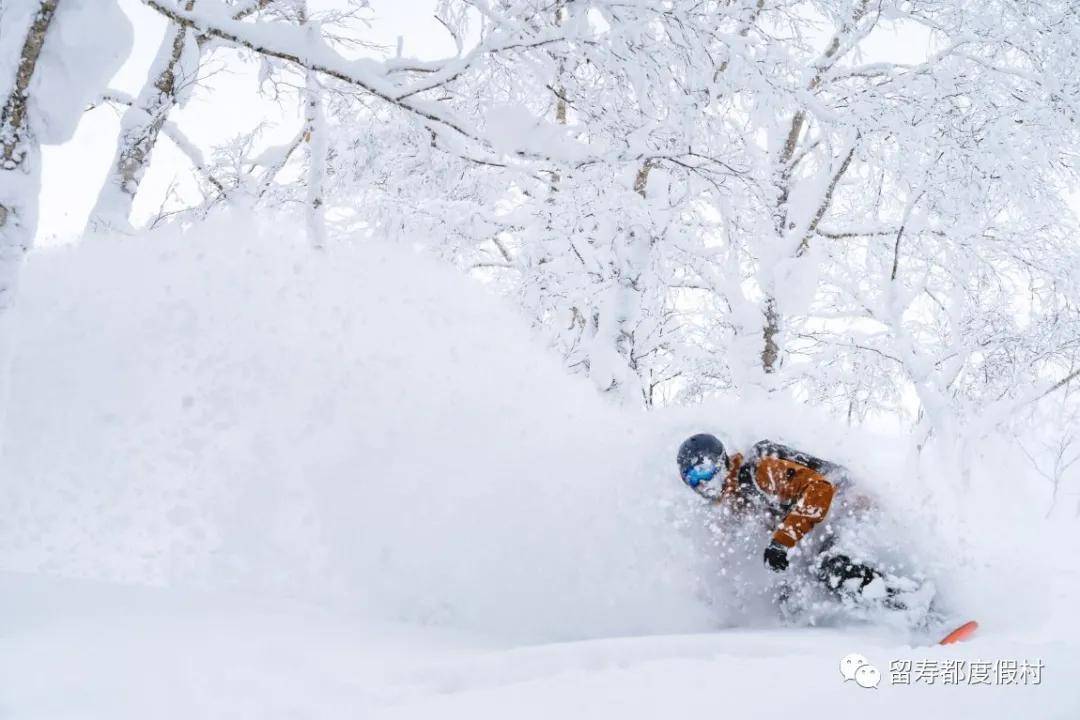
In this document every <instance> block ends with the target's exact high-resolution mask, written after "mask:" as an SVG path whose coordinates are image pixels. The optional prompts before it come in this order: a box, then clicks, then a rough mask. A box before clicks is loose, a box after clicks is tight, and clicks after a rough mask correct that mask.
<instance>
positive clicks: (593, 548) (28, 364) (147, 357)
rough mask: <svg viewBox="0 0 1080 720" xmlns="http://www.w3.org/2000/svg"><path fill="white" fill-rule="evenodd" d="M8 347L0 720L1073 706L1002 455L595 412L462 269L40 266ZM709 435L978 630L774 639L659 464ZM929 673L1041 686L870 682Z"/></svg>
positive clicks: (764, 411) (744, 415)
mask: <svg viewBox="0 0 1080 720" xmlns="http://www.w3.org/2000/svg"><path fill="white" fill-rule="evenodd" d="M16 324H17V329H18V341H17V347H18V354H17V355H16V357H15V359H14V365H13V368H12V383H11V402H10V404H9V418H10V422H9V428H8V435H7V437H6V438H5V448H4V450H5V451H4V455H3V460H2V467H0V508H2V513H0V517H2V518H3V520H2V522H0V718H4V720H7V718H19V719H21V718H109V720H122V719H124V718H146V717H154V718H169V717H177V718H181V717H182V718H185V719H186V720H190V719H191V718H219V717H220V718H278V717H280V718H337V717H342V718H345V717H348V718H357V717H360V718H382V717H388V718H389V717H393V718H432V717H446V718H459V717H460V718H466V717H467V718H487V717H492V718H494V717H506V716H510V717H514V718H519V717H525V718H528V717H537V718H540V717H543V718H548V717H570V718H573V717H583V718H584V717H589V718H595V717H614V716H619V717H623V718H636V717H643V718H644V717H649V718H652V717H658V716H663V717H669V716H679V715H680V714H684V713H686V714H688V713H694V714H695V715H708V716H712V715H730V714H733V713H736V714H738V715H740V716H750V717H755V718H759V717H760V718H769V717H785V718H789V717H792V716H793V715H795V716H797V717H809V718H818V717H821V718H836V717H852V718H861V717H874V718H892V717H896V718H905V719H907V718H910V717H912V716H913V715H915V714H917V713H921V714H923V715H926V716H927V717H938V716H943V713H946V714H952V713H956V712H963V713H964V714H965V716H968V715H969V714H970V715H973V716H977V717H980V718H1014V717H1032V718H1075V717H1077V716H1078V714H1080V693H1078V692H1076V689H1075V688H1076V684H1075V678H1076V677H1077V676H1078V671H1080V667H1078V664H1080V652H1078V650H1080V643H1078V642H1077V638H1078V636H1080V632H1078V623H1077V621H1076V619H1075V616H1074V613H1073V606H1074V604H1075V603H1074V599H1075V596H1076V591H1077V589H1078V588H1080V577H1078V573H1077V568H1076V567H1075V566H1076V563H1075V560H1074V555H1073V554H1068V553H1066V554H1064V555H1063V554H1062V553H1061V552H1060V549H1061V548H1069V547H1072V545H1071V544H1070V543H1071V537H1072V535H1073V532H1074V529H1075V523H1073V524H1068V523H1066V524H1060V523H1056V524H1051V523H1047V522H1044V521H1043V520H1042V514H1043V512H1044V509H1043V508H1042V507H1041V506H1037V505H1036V504H1035V503H1032V504H1031V505H1025V504H1024V503H1020V502H1017V501H1016V498H1026V497H1032V498H1038V497H1040V496H1039V495H1038V493H1037V490H1038V486H1037V485H1032V486H1031V487H1030V488H1027V487H1025V483H1029V482H1034V481H1032V480H1031V479H1030V478H1028V477H1027V476H1025V475H1024V474H1023V473H1022V470H1021V469H1017V468H1016V467H1015V466H1010V465H1009V464H1008V463H1009V461H1008V459H1007V458H1005V459H1003V458H1002V457H1000V456H995V455H994V454H993V448H988V449H987V451H986V456H985V457H986V459H985V462H986V463H987V468H993V471H989V470H988V471H987V472H984V473H981V474H980V475H979V477H980V483H981V484H980V486H979V488H978V489H977V490H978V491H977V492H968V493H966V494H957V493H955V492H954V486H953V484H950V483H940V484H937V485H933V484H930V485H918V484H915V482H914V481H913V480H912V478H911V477H910V476H909V475H908V474H907V471H906V469H905V466H904V464H903V456H902V454H901V453H899V451H897V450H896V449H895V448H896V447H900V446H902V445H903V443H901V442H896V441H883V440H882V439H881V438H875V437H873V436H871V435H868V434H865V433H861V432H857V431H853V430H850V429H847V428H839V427H835V426H833V425H832V424H831V421H829V420H828V419H827V418H824V417H822V416H819V415H816V414H814V412H813V411H812V410H808V409H806V408H801V407H799V406H797V405H794V404H784V403H785V401H779V400H776V399H772V400H762V401H760V402H755V403H747V402H742V403H738V402H736V401H734V400H733V401H731V402H727V403H722V402H718V403H713V404H710V405H707V406H702V407H698V408H691V409H685V410H679V411H664V412H653V413H649V414H643V413H637V412H631V411H628V410H625V409H621V408H618V407H613V406H611V405H608V404H606V403H605V402H603V401H602V400H601V399H600V398H599V397H598V396H597V395H596V393H595V392H594V390H593V389H592V387H591V386H590V385H589V384H588V383H587V382H585V381H582V380H581V379H579V378H571V377H567V376H566V374H565V373H564V371H563V370H562V368H561V367H560V366H559V364H558V362H557V361H556V359H554V358H552V357H550V356H549V354H548V353H547V352H546V350H545V349H544V348H543V347H542V345H540V344H539V343H538V342H537V340H536V339H535V338H534V337H532V336H531V335H530V333H529V332H528V330H527V329H526V328H525V327H524V326H523V324H522V323H521V321H520V318H518V317H517V316H516V315H515V314H514V313H513V312H512V311H511V310H510V309H508V308H507V307H506V306H504V304H503V303H502V302H501V301H500V300H498V299H497V298H495V297H494V296H493V295H491V294H489V293H487V292H485V291H484V290H483V289H482V288H480V287H478V286H476V285H475V284H472V283H470V282H468V281H467V280H466V279H464V278H463V277H461V276H460V274H458V273H457V272H456V271H453V270H450V269H447V268H445V267H443V266H441V265H439V264H438V263H436V262H435V261H433V260H431V259H430V258H425V257H422V256H420V255H418V254H416V253H413V252H411V251H410V250H408V249H406V248H401V247H395V246H389V245H386V244H383V243H379V242H377V241H370V242H368V243H364V244H359V245H358V246H356V247H340V248H332V249H331V250H330V251H329V252H327V253H326V254H322V255H312V253H311V252H310V251H309V250H308V248H307V247H306V246H305V243H304V241H303V233H302V232H300V231H299V229H298V228H296V227H293V226H291V225H289V224H288V223H284V222H279V221H277V219H275V218H259V217H250V216H245V215H243V214H242V213H238V214H234V215H230V216H225V217H221V218H217V219H214V220H212V221H210V222H208V223H207V224H205V225H203V226H200V227H199V229H198V231H197V232H190V233H186V234H185V233H182V232H179V231H178V230H176V229H171V228H167V229H163V230H161V231H156V232H154V233H150V234H148V235H146V236H145V237H139V238H137V239H132V238H89V239H88V240H87V241H86V242H84V243H83V244H82V245H80V246H78V247H70V248H57V249H51V250H47V251H40V252H38V253H35V254H34V255H33V256H32V257H31V260H30V262H29V264H28V266H27V268H26V271H25V273H24V282H23V289H22V294H21V297H20V303H19V305H18V309H17V316H16ZM704 428H709V429H714V428H715V430H716V431H717V432H719V433H721V434H722V436H723V437H724V438H725V439H726V440H728V441H730V442H732V443H734V444H736V445H740V446H742V445H748V444H749V443H751V442H753V441H755V440H757V439H760V438H761V437H766V436H771V437H774V438H776V439H781V440H787V441H789V442H792V443H793V444H797V445H802V446H809V447H812V448H813V449H814V450H815V451H816V452H818V453H819V454H822V455H827V456H829V457H830V458H833V459H836V460H839V461H841V462H844V463H846V464H848V465H849V466H851V467H852V468H853V469H854V470H855V471H857V473H858V475H859V477H860V478H861V479H862V481H863V482H865V483H866V485H867V487H868V488H869V489H871V490H873V491H874V492H875V493H876V494H877V495H879V496H880V497H882V498H883V499H885V500H887V501H888V502H889V503H890V506H891V507H892V510H893V512H894V514H895V516H896V517H897V518H898V519H899V521H900V524H901V525H902V526H903V527H904V528H906V529H907V531H908V532H907V533H906V534H902V535H897V536H896V537H895V541H894V545H895V549H896V551H897V552H898V553H901V554H905V555H911V556H916V555H918V556H919V557H921V558H923V559H924V561H925V566H926V567H927V569H928V570H929V571H932V572H934V573H936V577H937V580H938V582H939V585H940V587H941V589H942V593H943V596H944V597H946V598H947V599H948V600H949V602H950V604H951V606H952V607H954V608H956V609H958V610H960V611H962V612H963V613H964V614H965V615H968V614H970V615H971V616H974V617H977V618H978V619H979V620H980V621H981V622H982V625H983V629H982V631H981V633H980V635H979V636H977V637H976V639H975V640H973V641H972V642H970V643H967V644H963V645H960V646H955V647H950V648H938V647H933V648H930V647H911V646H910V644H909V638H908V637H907V636H906V635H905V634H903V633H899V632H897V631H896V630H889V629H887V628H883V627H877V628H875V627H868V626H861V627H833V628H790V627H782V626H780V624H779V623H778V621H777V620H776V617H775V613H774V612H773V611H772V609H771V606H769V604H768V603H767V602H763V601H762V597H763V595H762V594H761V592H759V591H762V590H764V589H767V583H768V582H770V580H771V578H770V577H769V575H768V573H767V572H766V571H765V570H764V569H763V568H762V567H760V562H759V556H758V555H757V552H758V550H756V549H755V551H754V553H753V556H752V557H750V558H749V560H748V561H747V562H746V563H744V564H742V565H740V563H739V562H738V561H737V559H733V558H732V557H730V556H727V555H725V554H724V552H723V548H722V546H721V545H718V544H717V536H716V532H715V530H714V529H710V527H709V523H708V520H709V517H708V511H707V509H706V508H703V507H702V506H701V504H700V503H699V502H698V500H697V498H696V497H694V496H693V495H691V494H690V493H687V492H686V491H685V489H684V488H683V487H681V485H680V483H679V481H678V479H677V478H676V477H674V473H673V472H672V464H673V454H674V448H675V447H676V446H677V444H678V442H679V440H680V439H681V438H683V437H685V435H687V434H689V433H690V432H694V431H698V430H701V429H704ZM865 448H874V449H875V451H874V452H872V453H869V452H861V450H862V449H865ZM1017 488H1019V490H1017ZM1006 490H1008V491H1006ZM755 548H756V546H755ZM1063 559H1065V560H1067V562H1062V560H1063ZM852 652H857V653H861V654H863V655H865V656H866V657H867V658H869V659H870V660H871V662H873V663H875V664H876V665H877V666H878V667H879V668H880V669H881V671H882V674H883V682H882V684H881V686H880V687H879V688H877V689H863V688H860V687H858V686H857V685H855V683H853V682H847V683H845V682H843V680H842V678H841V676H840V673H839V669H838V668H839V661H840V658H842V657H843V656H845V655H847V654H849V653H852ZM949 658H960V659H966V660H969V661H970V660H984V661H993V660H1018V661H1023V660H1030V661H1035V660H1041V661H1042V663H1043V664H1044V667H1045V670H1044V677H1043V679H1042V683H1041V684H1040V685H1039V686H1026V687H1025V686H999V687H994V686H974V687H968V686H961V687H944V686H942V685H941V684H940V683H937V684H935V685H934V686H932V687H931V686H925V685H919V686H908V687H904V686H890V685H889V683H888V667H889V661H890V660H901V659H910V660H928V661H931V660H938V661H942V660H945V659H949Z"/></svg>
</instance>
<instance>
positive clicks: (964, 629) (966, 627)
mask: <svg viewBox="0 0 1080 720" xmlns="http://www.w3.org/2000/svg"><path fill="white" fill-rule="evenodd" d="M978 629H979V623H977V622H975V621H974V620H969V621H968V622H966V623H964V624H963V625H961V626H960V627H958V628H956V629H955V630H953V631H952V632H951V633H949V634H948V635H946V636H945V637H943V638H942V639H941V642H939V643H938V645H952V644H953V643H958V642H961V641H963V640H967V639H968V638H970V637H971V636H972V635H974V634H975V631H976V630H978Z"/></svg>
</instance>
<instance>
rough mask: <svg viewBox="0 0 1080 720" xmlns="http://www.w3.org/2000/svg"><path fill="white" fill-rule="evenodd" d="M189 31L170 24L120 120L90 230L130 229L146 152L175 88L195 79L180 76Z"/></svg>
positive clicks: (147, 157)
mask: <svg viewBox="0 0 1080 720" xmlns="http://www.w3.org/2000/svg"><path fill="white" fill-rule="evenodd" d="M194 6H195V0H188V2H187V4H186V5H185V6H184V8H185V9H186V10H191V9H192V8H193V7H194ZM190 32H191V29H190V28H188V27H187V26H185V25H178V24H176V23H170V24H169V29H168V31H167V32H166V33H165V39H164V40H163V41H162V43H161V47H160V48H159V49H158V54H157V58H156V59H155V60H154V64H153V65H152V66H151V70H150V76H149V78H148V81H147V83H146V85H144V86H143V89H142V91H141V92H140V93H139V96H138V97H137V98H136V99H135V102H134V103H132V105H131V107H129V108H128V109H127V110H126V111H125V112H124V116H123V118H122V119H121V121H120V138H119V140H118V141H117V145H116V154H115V156H114V158H113V162H112V166H111V168H112V169H111V171H110V172H109V175H108V177H107V178H106V179H105V183H104V185H102V187H101V192H99V193H98V199H97V202H96V203H95V204H94V209H93V210H92V211H91V213H90V218H89V220H88V221H87V228H88V229H90V230H98V231H100V230H130V228H131V224H130V223H131V207H132V205H133V204H134V202H135V194H136V193H138V191H139V184H140V183H141V182H142V179H143V176H144V175H145V174H146V168H147V166H148V165H149V163H150V153H151V152H152V151H153V149H154V145H155V144H156V143H157V139H158V135H159V134H160V132H161V128H162V126H163V125H164V124H165V120H166V118H167V117H168V115H169V111H171V110H172V109H173V107H174V106H175V105H176V98H177V94H178V92H179V91H180V89H181V88H182V87H183V86H184V83H185V82H188V81H191V80H192V79H193V78H187V77H184V76H183V66H182V60H183V55H184V46H185V44H186V43H187V42H188V34H189V33H190Z"/></svg>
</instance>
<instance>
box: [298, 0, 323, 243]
mask: <svg viewBox="0 0 1080 720" xmlns="http://www.w3.org/2000/svg"><path fill="white" fill-rule="evenodd" d="M300 22H301V24H303V25H306V26H307V32H308V38H309V39H310V40H311V46H312V47H315V45H316V42H317V41H318V39H319V26H318V24H317V23H314V22H312V21H311V20H310V18H309V17H308V14H307V7H306V6H304V7H303V8H302V9H301V13H300ZM303 98H304V142H305V143H307V150H308V152H307V156H308V176H307V200H306V205H305V211H304V220H305V223H306V225H307V233H308V241H309V242H310V243H311V245H312V247H314V248H316V249H318V250H321V249H322V248H324V247H326V218H325V209H324V204H325V199H324V197H323V194H324V185H325V178H326V152H327V150H326V116H325V114H324V113H323V101H322V87H321V86H320V85H319V77H318V73H316V72H315V71H314V70H312V69H310V68H308V69H307V70H306V71H305V72H304V96H303Z"/></svg>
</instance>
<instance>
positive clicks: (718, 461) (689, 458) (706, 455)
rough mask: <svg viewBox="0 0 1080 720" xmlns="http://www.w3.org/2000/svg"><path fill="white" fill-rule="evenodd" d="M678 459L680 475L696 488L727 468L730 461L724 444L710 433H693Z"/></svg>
mask: <svg viewBox="0 0 1080 720" xmlns="http://www.w3.org/2000/svg"><path fill="white" fill-rule="evenodd" d="M676 459H677V460H678V463H679V477H681V478H682V480H683V482H684V483H686V484H687V485H689V486H690V487H691V488H693V489H695V490H697V489H698V486H699V485H701V483H707V482H709V481H710V480H712V479H713V478H714V477H716V475H718V474H720V473H721V472H722V471H723V470H725V469H726V468H727V462H728V456H727V451H725V450H724V444H723V443H722V442H720V440H718V439H717V437H716V436H715V435H709V434H708V433H699V434H697V435H691V436H690V437H688V438H687V439H686V440H684V441H683V444H682V445H680V446H679V454H678V456H677V458H676Z"/></svg>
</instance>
